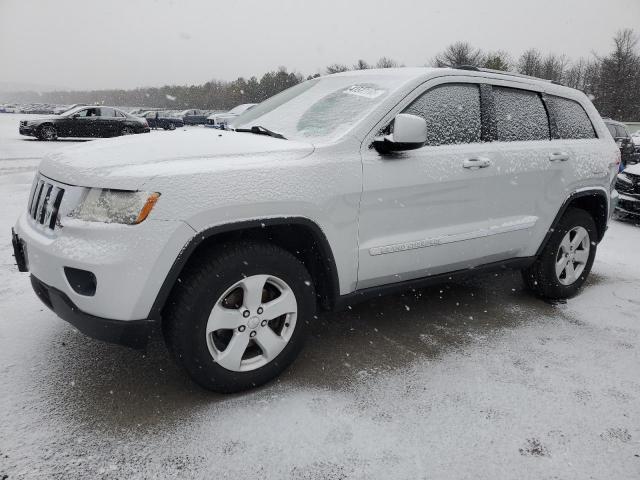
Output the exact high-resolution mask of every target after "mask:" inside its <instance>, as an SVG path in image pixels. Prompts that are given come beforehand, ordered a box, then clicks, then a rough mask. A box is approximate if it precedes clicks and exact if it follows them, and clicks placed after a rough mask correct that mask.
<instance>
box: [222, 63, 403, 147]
mask: <svg viewBox="0 0 640 480" xmlns="http://www.w3.org/2000/svg"><path fill="white" fill-rule="evenodd" d="M409 79H410V77H408V76H404V75H384V74H380V75H344V76H343V75H339V76H333V77H324V78H315V79H312V80H307V81H306V82H303V83H300V84H298V85H296V86H294V87H291V88H289V89H288V90H285V91H284V92H281V93H279V94H278V95H275V96H274V97H271V98H270V99H268V100H266V101H264V102H262V103H261V104H259V105H256V106H255V107H253V108H251V109H250V110H247V111H246V112H244V113H243V114H242V115H240V116H238V117H237V118H236V119H235V120H234V121H233V124H232V128H250V127H252V126H260V127H264V128H266V129H269V130H272V131H274V132H277V133H280V134H282V135H284V136H285V137H286V138H288V139H294V140H303V141H311V142H314V143H322V142H330V141H333V140H336V139H337V138H339V137H340V136H342V135H344V134H345V133H346V132H347V131H348V130H350V129H352V128H353V127H354V126H355V125H356V124H357V123H358V122H359V121H360V120H362V119H363V118H365V117H366V116H367V115H368V114H369V113H370V112H371V111H372V110H373V109H374V108H375V107H377V106H378V105H380V104H381V103H382V102H383V101H384V100H385V99H387V98H388V97H389V95H390V94H391V93H393V92H394V91H395V90H397V89H399V88H400V87H401V86H402V85H403V84H404V83H405V82H406V81H407V80H409Z"/></svg>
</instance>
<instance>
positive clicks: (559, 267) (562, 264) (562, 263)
mask: <svg viewBox="0 0 640 480" xmlns="http://www.w3.org/2000/svg"><path fill="white" fill-rule="evenodd" d="M568 261H569V259H568V258H567V257H565V256H564V255H563V256H562V257H560V260H558V261H557V262H556V275H557V276H558V279H560V276H561V275H562V272H564V269H565V268H566V266H567V262H568Z"/></svg>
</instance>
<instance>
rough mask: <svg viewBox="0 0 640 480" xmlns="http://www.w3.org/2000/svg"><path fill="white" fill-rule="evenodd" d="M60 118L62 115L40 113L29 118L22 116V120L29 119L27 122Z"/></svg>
mask: <svg viewBox="0 0 640 480" xmlns="http://www.w3.org/2000/svg"><path fill="white" fill-rule="evenodd" d="M59 118H62V117H61V116H60V115H38V116H37V117H29V118H22V119H21V120H22V121H25V120H26V121H27V122H43V121H45V120H58V119H59Z"/></svg>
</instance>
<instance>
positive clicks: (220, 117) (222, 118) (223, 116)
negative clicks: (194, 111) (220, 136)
mask: <svg viewBox="0 0 640 480" xmlns="http://www.w3.org/2000/svg"><path fill="white" fill-rule="evenodd" d="M237 116H238V115H236V114H235V113H214V114H213V115H209V116H208V117H207V118H208V119H209V120H214V121H215V122H216V123H221V122H228V121H229V120H231V119H232V118H236V117H237Z"/></svg>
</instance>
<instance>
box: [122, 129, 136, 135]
mask: <svg viewBox="0 0 640 480" xmlns="http://www.w3.org/2000/svg"><path fill="white" fill-rule="evenodd" d="M134 133H135V132H134V131H133V128H131V127H122V130H121V131H120V135H121V136H122V135H133V134H134Z"/></svg>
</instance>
